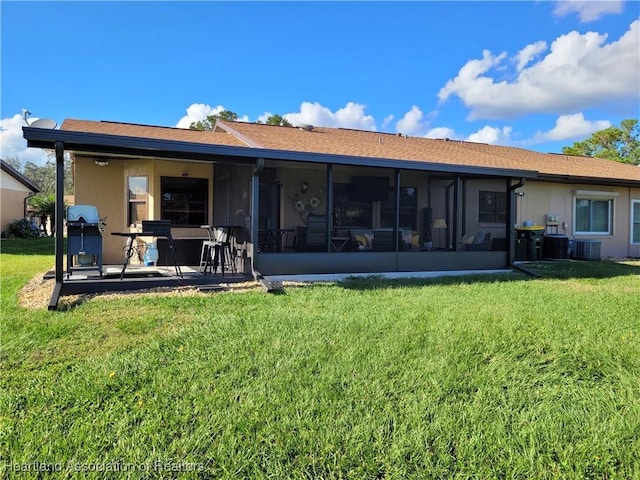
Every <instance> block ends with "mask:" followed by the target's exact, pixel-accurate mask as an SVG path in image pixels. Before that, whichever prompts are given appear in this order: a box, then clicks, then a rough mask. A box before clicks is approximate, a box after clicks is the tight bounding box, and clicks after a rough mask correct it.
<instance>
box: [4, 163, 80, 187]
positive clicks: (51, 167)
mask: <svg viewBox="0 0 640 480" xmlns="http://www.w3.org/2000/svg"><path fill="white" fill-rule="evenodd" d="M4 161H5V162H6V163H8V164H9V165H11V166H12V167H13V168H15V169H16V170H17V171H18V172H20V173H21V174H22V175H24V176H25V177H27V178H28V179H29V180H31V181H32V182H33V183H35V184H36V185H37V186H38V188H40V193H41V194H43V195H49V194H54V193H55V191H56V164H55V161H54V160H53V158H52V155H50V156H49V160H48V161H47V163H45V164H44V165H42V166H40V165H36V164H35V163H33V162H26V163H25V164H24V165H22V161H21V160H20V159H18V158H9V159H6V160H4ZM64 193H65V195H70V194H72V193H73V172H72V169H71V160H70V159H69V158H65V159H64Z"/></svg>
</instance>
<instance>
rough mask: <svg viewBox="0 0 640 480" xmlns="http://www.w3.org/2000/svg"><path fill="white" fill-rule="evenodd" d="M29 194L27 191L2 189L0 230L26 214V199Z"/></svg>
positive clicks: (0, 197)
mask: <svg viewBox="0 0 640 480" xmlns="http://www.w3.org/2000/svg"><path fill="white" fill-rule="evenodd" d="M28 195H29V192H27V191H20V190H9V189H6V188H3V189H2V193H1V196H0V206H1V207H2V208H0V214H1V218H0V231H4V230H5V229H6V228H7V226H8V225H9V224H10V223H11V222H13V221H15V220H19V219H21V218H22V217H23V216H24V199H25V198H26V197H27V196H28Z"/></svg>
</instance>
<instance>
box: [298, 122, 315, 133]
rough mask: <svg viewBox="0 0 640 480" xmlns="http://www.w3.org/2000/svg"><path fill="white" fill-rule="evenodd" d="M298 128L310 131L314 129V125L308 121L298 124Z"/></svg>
mask: <svg viewBox="0 0 640 480" xmlns="http://www.w3.org/2000/svg"><path fill="white" fill-rule="evenodd" d="M298 128H299V129H300V130H305V131H307V132H310V131H311V130H313V125H309V124H308V123H301V124H299V125H298Z"/></svg>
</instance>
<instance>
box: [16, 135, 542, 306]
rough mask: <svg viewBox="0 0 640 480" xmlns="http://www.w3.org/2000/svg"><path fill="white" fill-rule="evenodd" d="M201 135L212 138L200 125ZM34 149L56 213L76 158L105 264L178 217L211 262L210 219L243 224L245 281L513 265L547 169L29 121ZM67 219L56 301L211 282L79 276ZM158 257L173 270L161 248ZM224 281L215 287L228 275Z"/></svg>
mask: <svg viewBox="0 0 640 480" xmlns="http://www.w3.org/2000/svg"><path fill="white" fill-rule="evenodd" d="M200 133H201V132H200ZM24 135H25V138H27V140H28V144H29V146H31V147H40V148H53V149H54V150H55V152H56V165H57V179H56V180H57V182H56V183H57V187H58V188H57V192H58V194H57V205H56V207H57V211H58V212H64V204H63V200H62V185H63V174H64V173H63V172H64V170H63V168H62V167H63V159H64V154H65V152H67V151H69V152H73V154H74V159H75V166H74V167H75V168H74V172H75V176H76V199H77V200H76V202H77V203H79V204H82V203H84V204H90V205H95V206H96V207H97V208H98V211H99V212H100V216H101V217H103V218H104V217H106V219H105V223H106V228H105V232H104V234H103V239H104V252H103V255H104V259H103V263H104V264H105V265H113V266H117V265H118V264H120V263H121V262H122V255H123V248H124V247H125V245H123V238H122V237H117V236H112V235H111V233H114V232H123V231H125V232H126V231H127V230H129V231H136V229H139V228H140V227H139V223H140V222H141V221H143V220H145V219H156V220H160V219H162V220H170V221H171V232H172V235H173V239H174V242H175V243H176V245H177V247H176V251H177V253H178V256H179V258H180V259H179V263H180V265H182V266H189V265H191V266H195V265H197V264H198V260H197V259H199V258H200V254H201V252H202V242H203V241H204V240H206V238H207V237H206V232H205V230H204V229H203V228H202V226H203V225H205V224H208V225H219V226H233V227H234V232H235V234H234V238H233V245H234V248H233V255H232V262H233V265H234V267H235V268H234V270H235V271H234V273H233V274H234V281H235V280H237V281H246V279H264V278H265V277H269V276H277V275H313V274H340V273H355V274H360V273H379V272H408V273H410V272H429V271H445V272H447V271H450V272H453V271H469V270H478V271H479V270H495V269H505V268H509V266H510V265H511V263H512V261H513V243H514V242H513V240H514V232H513V228H511V226H513V225H514V223H515V222H514V219H515V200H514V198H515V190H516V189H517V188H519V187H521V186H522V185H523V184H524V181H525V179H526V178H534V177H535V175H536V173H535V172H527V171H519V170H518V171H516V170H508V169H503V168H485V167H476V166H465V165H451V164H440V163H434V162H416V161H402V160H388V159H383V158H363V157H355V156H346V155H333V154H310V153H305V152H291V151H282V150H273V149H264V148H256V147H246V146H245V147H243V146H235V145H220V144H205V143H190V142H184V141H174V140H159V139H155V138H139V137H123V136H119V135H112V134H104V133H90V134H89V133H86V132H74V131H66V130H43V129H37V128H30V127H25V128H24ZM63 219H64V214H58V215H57V216H56V221H57V226H56V232H57V233H56V235H57V236H56V269H55V278H56V291H55V292H54V295H53V296H52V299H51V303H50V308H51V309H55V308H56V304H57V298H58V297H59V295H61V294H66V292H69V291H78V290H82V289H87V290H89V289H91V288H93V289H98V291H106V289H107V288H109V289H140V288H149V287H148V286H147V285H152V284H160V283H169V284H171V283H173V284H175V285H181V284H184V283H186V282H190V283H192V284H194V285H207V284H212V279H211V278H207V275H204V274H203V273H201V272H200V271H199V269H197V268H194V269H192V272H190V275H189V276H188V278H179V277H177V276H176V277H175V278H169V277H162V276H161V277H162V278H161V277H155V278H153V276H152V275H150V276H147V277H149V278H143V279H141V278H134V277H133V276H125V277H124V278H122V279H120V278H116V279H112V278H110V273H109V270H108V269H107V270H106V272H107V274H106V275H103V277H105V278H100V276H99V275H98V278H95V276H87V277H86V278H83V279H80V278H79V276H75V278H73V277H74V276H73V275H72V276H70V277H69V276H67V275H66V272H65V270H64V261H63V257H64V256H65V254H66V252H65V251H64V247H63V245H64V238H63V233H62V232H64V224H63V221H64V220H63ZM158 249H159V250H160V258H159V259H158V263H157V265H158V266H160V267H163V266H165V265H170V262H169V261H168V260H167V258H168V257H167V255H166V251H165V253H164V255H163V247H162V244H161V243H160V242H159V243H158ZM228 278H229V277H226V278H224V277H223V278H216V279H215V281H214V282H213V283H216V282H218V283H219V282H225V281H228Z"/></svg>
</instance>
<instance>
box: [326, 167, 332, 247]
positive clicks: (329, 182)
mask: <svg viewBox="0 0 640 480" xmlns="http://www.w3.org/2000/svg"><path fill="white" fill-rule="evenodd" d="M325 191H326V192H327V201H326V202H325V204H326V207H325V208H326V209H327V215H326V218H327V225H326V227H325V231H326V233H327V238H326V239H325V240H326V242H327V252H330V251H331V235H332V234H333V233H332V228H333V165H332V164H330V163H327V178H326V188H325Z"/></svg>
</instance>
